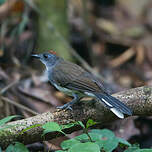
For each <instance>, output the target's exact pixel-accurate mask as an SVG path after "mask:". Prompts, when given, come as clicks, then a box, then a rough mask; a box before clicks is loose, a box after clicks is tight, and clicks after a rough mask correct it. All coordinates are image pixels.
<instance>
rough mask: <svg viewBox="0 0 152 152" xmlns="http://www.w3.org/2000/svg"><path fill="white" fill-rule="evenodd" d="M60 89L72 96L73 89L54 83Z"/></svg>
mask: <svg viewBox="0 0 152 152" xmlns="http://www.w3.org/2000/svg"><path fill="white" fill-rule="evenodd" d="M53 85H54V86H55V87H56V88H57V89H58V90H59V91H61V92H63V93H65V94H67V95H69V96H72V90H70V89H67V88H64V87H61V86H59V85H57V84H55V83H54V84H53Z"/></svg>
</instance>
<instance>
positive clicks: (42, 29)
mask: <svg viewBox="0 0 152 152" xmlns="http://www.w3.org/2000/svg"><path fill="white" fill-rule="evenodd" d="M37 6H38V9H39V11H40V16H39V17H38V23H37V24H38V38H37V49H38V50H39V51H38V52H44V51H46V50H50V49H53V50H54V51H55V52H57V54H58V55H59V56H62V57H63V58H65V59H68V60H71V59H72V57H71V55H70V53H69V51H68V49H69V48H68V47H67V44H66V43H65V41H68V39H69V26H68V21H67V0H62V1H54V0H45V3H44V1H42V0H37ZM48 6H49V7H48Z"/></svg>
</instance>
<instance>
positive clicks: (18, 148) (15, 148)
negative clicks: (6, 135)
mask: <svg viewBox="0 0 152 152" xmlns="http://www.w3.org/2000/svg"><path fill="white" fill-rule="evenodd" d="M6 152H29V150H28V149H27V148H26V147H25V145H24V144H22V143H20V142H16V143H15V145H12V144H11V145H9V146H8V147H7V149H6Z"/></svg>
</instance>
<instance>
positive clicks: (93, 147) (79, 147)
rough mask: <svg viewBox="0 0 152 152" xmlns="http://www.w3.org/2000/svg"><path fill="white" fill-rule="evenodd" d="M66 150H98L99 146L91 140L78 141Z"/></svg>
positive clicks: (87, 151) (70, 151) (86, 151)
mask: <svg viewBox="0 0 152 152" xmlns="http://www.w3.org/2000/svg"><path fill="white" fill-rule="evenodd" d="M68 152H100V148H99V146H98V145H97V144H95V143H91V142H87V143H78V144H76V145H73V146H72V147H71V148H70V149H69V150H68Z"/></svg>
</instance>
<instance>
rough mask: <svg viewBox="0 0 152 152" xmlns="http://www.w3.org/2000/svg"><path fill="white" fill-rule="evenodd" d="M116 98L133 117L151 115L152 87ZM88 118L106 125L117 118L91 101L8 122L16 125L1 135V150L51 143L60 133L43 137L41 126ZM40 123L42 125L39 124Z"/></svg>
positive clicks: (128, 91)
mask: <svg viewBox="0 0 152 152" xmlns="http://www.w3.org/2000/svg"><path fill="white" fill-rule="evenodd" d="M114 96H115V97H116V98H118V99H120V100H121V101H122V102H124V103H125V104H126V105H128V106H129V107H130V108H132V109H133V115H138V116H150V115H152V87H148V86H143V87H139V88H134V89H130V90H126V91H122V92H119V93H116V94H114ZM88 119H93V120H94V121H97V122H100V123H101V124H105V123H106V122H111V121H113V120H115V119H118V118H117V117H116V116H115V115H114V114H113V113H112V112H110V111H109V110H108V109H106V108H104V107H103V106H102V105H101V104H100V103H98V102H94V101H93V100H92V101H91V102H90V101H84V102H83V101H82V102H81V104H79V105H78V104H76V105H74V106H73V111H71V110H56V111H54V112H52V113H51V112H46V113H43V114H39V115H36V116H34V117H30V118H27V119H22V120H18V121H13V122H11V123H8V124H9V125H13V126H12V127H11V128H9V129H5V130H3V131H1V132H0V147H2V148H6V147H7V146H8V145H9V144H11V143H13V142H15V141H19V142H22V143H24V144H30V143H34V142H37V141H42V140H48V139H53V138H56V137H57V136H61V134H59V133H57V132H52V133H49V134H48V135H47V136H45V138H44V137H42V136H41V135H42V132H43V129H42V127H40V125H43V124H45V123H46V122H51V121H53V122H57V123H59V124H68V123H71V122H75V121H82V122H84V123H85V122H86V121H87V120H88ZM38 124H40V125H38ZM33 125H35V126H37V127H33V128H31V129H29V130H27V131H25V132H24V133H21V131H22V130H24V129H25V128H28V127H31V126H33ZM78 129H80V128H79V127H72V128H69V129H66V130H65V132H66V133H72V132H73V131H75V130H78Z"/></svg>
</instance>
